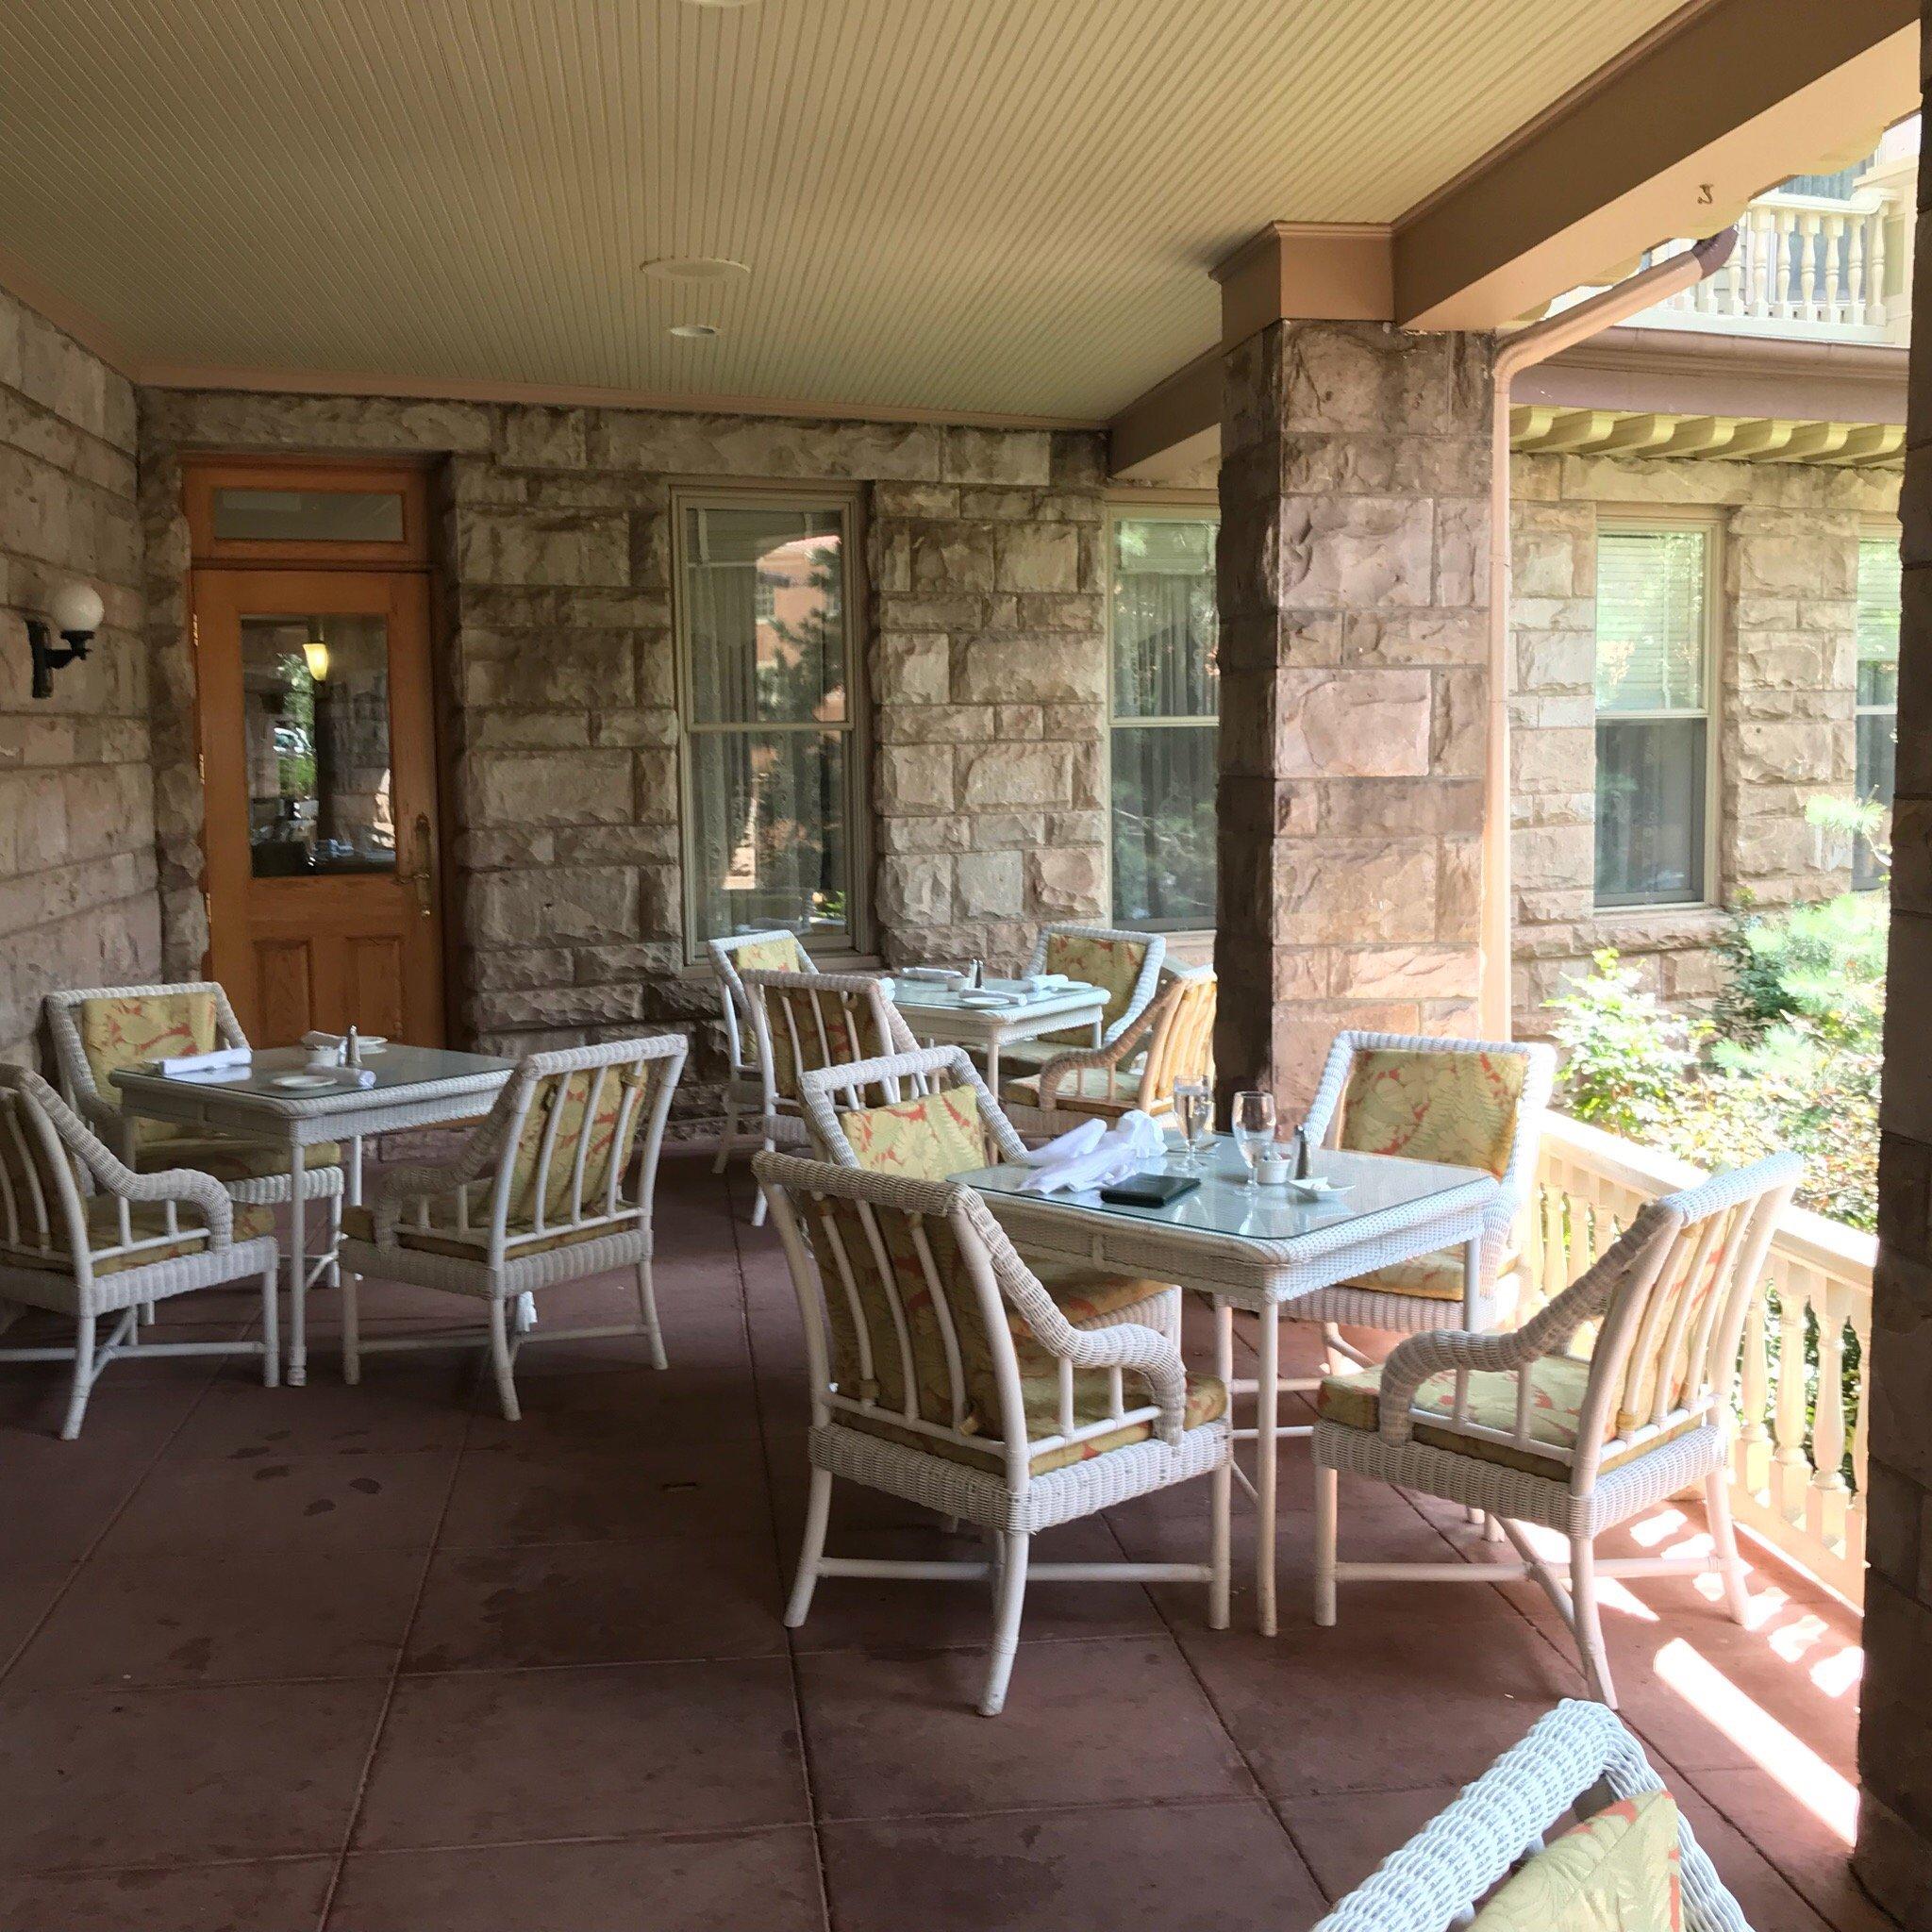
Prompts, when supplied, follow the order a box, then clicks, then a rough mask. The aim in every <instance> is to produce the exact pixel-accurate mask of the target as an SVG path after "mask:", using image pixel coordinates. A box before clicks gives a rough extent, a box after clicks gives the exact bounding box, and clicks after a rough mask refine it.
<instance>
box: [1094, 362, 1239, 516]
mask: <svg viewBox="0 0 1932 1932" xmlns="http://www.w3.org/2000/svg"><path fill="white" fill-rule="evenodd" d="M1221 364H1222V352H1221V348H1220V346H1219V345H1218V344H1217V345H1216V346H1215V347H1214V348H1211V349H1208V350H1205V351H1204V352H1203V353H1202V354H1201V355H1199V356H1196V357H1195V358H1194V359H1193V360H1192V361H1191V362H1188V363H1185V364H1183V365H1182V366H1181V367H1180V368H1179V369H1176V370H1175V371H1174V374H1173V375H1169V376H1164V377H1162V379H1161V380H1160V381H1158V382H1157V383H1156V384H1155V385H1154V387H1153V388H1152V389H1150V390H1145V391H1142V392H1141V394H1140V395H1138V396H1136V397H1135V398H1134V400H1133V401H1132V402H1131V403H1129V404H1128V405H1127V406H1126V408H1124V409H1123V410H1122V411H1121V412H1120V414H1119V415H1117V416H1116V417H1115V418H1114V419H1113V421H1112V422H1110V423H1109V424H1108V425H1107V467H1108V474H1109V475H1114V476H1118V477H1121V478H1123V479H1124V481H1127V482H1134V483H1138V482H1146V481H1149V480H1152V478H1151V476H1150V471H1158V470H1167V471H1169V472H1170V473H1171V472H1172V469H1173V467H1174V465H1176V464H1181V463H1186V462H1187V461H1189V460H1206V459H1208V458H1210V457H1211V456H1212V455H1213V453H1214V451H1215V450H1217V449H1218V448H1219V447H1220V443H1221Z"/></svg>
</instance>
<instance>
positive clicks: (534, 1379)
mask: <svg viewBox="0 0 1932 1932" xmlns="http://www.w3.org/2000/svg"><path fill="white" fill-rule="evenodd" d="M522 1368H523V1362H522V1361H521V1360H520V1361H519V1363H518V1369H519V1374H518V1376H517V1399H518V1407H521V1409H522V1410H523V1417H522V1420H521V1421H518V1422H513V1423H512V1422H507V1421H505V1420H504V1417H503V1414H502V1412H501V1410H500V1409H499V1408H498V1407H497V1406H496V1403H495V1391H494V1389H493V1388H492V1389H491V1391H490V1394H489V1397H488V1398H487V1400H488V1407H484V1406H483V1405H482V1403H481V1402H480V1401H479V1403H478V1406H477V1409H476V1413H475V1417H474V1419H473V1421H472V1423H471V1425H470V1436H469V1441H470V1446H471V1448H473V1449H485V1448H506V1449H513V1450H515V1451H517V1452H518V1453H519V1454H522V1455H526V1456H527V1455H533V1454H535V1453H537V1451H538V1448H539V1439H540V1438H543V1439H545V1441H544V1443H543V1445H542V1446H543V1450H544V1453H546V1454H547V1453H549V1445H550V1443H551V1442H554V1443H555V1446H556V1449H557V1451H558V1453H559V1454H561V1455H564V1456H581V1455H589V1454H596V1453H608V1452H613V1451H623V1452H628V1451H631V1450H634V1449H638V1448H641V1447H645V1446H649V1445H652V1444H658V1445H661V1446H665V1447H675V1446H676V1445H678V1444H680V1443H698V1442H724V1441H734V1440H738V1441H755V1440H757V1438H758V1433H759V1417H758V1395H757V1391H755V1390H754V1389H753V1387H752V1382H751V1377H750V1376H749V1375H748V1374H746V1373H745V1371H744V1368H743V1366H742V1364H740V1365H737V1366H735V1367H724V1368H718V1367H686V1366H683V1365H681V1364H676V1363H674V1364H673V1365H672V1366H671V1367H669V1368H666V1369H661V1370H660V1369H653V1368H649V1367H641V1368H635V1369H625V1370H624V1371H622V1372H620V1373H617V1374H569V1375H565V1374H555V1375H525V1374H522V1372H521V1371H522Z"/></svg>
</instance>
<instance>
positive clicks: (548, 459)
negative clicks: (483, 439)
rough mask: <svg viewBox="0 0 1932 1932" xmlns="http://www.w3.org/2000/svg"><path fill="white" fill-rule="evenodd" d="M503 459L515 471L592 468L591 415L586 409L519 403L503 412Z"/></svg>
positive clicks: (501, 446)
mask: <svg viewBox="0 0 1932 1932" xmlns="http://www.w3.org/2000/svg"><path fill="white" fill-rule="evenodd" d="M501 421H502V429H501V442H500V445H499V447H500V448H501V451H502V457H503V461H504V462H505V463H506V464H507V465H508V467H509V468H511V469H513V470H581V469H584V468H586V467H588V464H589V455H588V447H587V443H586V432H587V424H588V418H587V415H586V412H585V411H584V410H582V409H551V408H538V407H536V406H534V405H515V406H512V407H511V408H506V409H505V410H504V411H503V415H502V419H501Z"/></svg>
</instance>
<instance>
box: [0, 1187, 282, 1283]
mask: <svg viewBox="0 0 1932 1932" xmlns="http://www.w3.org/2000/svg"><path fill="white" fill-rule="evenodd" d="M86 1208H87V1241H88V1248H89V1250H90V1252H91V1253H92V1257H93V1271H94V1274H96V1275H103V1274H121V1273H123V1272H124V1271H125V1270H126V1269H129V1268H148V1267H152V1266H153V1265H154V1264H155V1263H156V1262H158V1261H174V1260H178V1259H179V1258H180V1257H182V1256H183V1255H198V1254H199V1253H200V1252H201V1251H202V1249H203V1248H205V1247H206V1246H207V1245H208V1227H207V1224H206V1223H205V1222H204V1221H203V1220H202V1217H201V1210H200V1208H196V1207H195V1206H194V1205H193V1204H192V1202H185V1201H183V1202H176V1203H175V1222H176V1228H175V1232H174V1233H173V1234H170V1233H169V1231H168V1209H167V1205H166V1203H164V1202H160V1201H134V1202H130V1203H129V1204H128V1208H127V1223H128V1229H129V1232H130V1234H131V1235H132V1237H133V1239H134V1240H135V1241H155V1242H156V1245H155V1246H153V1247H143V1248H136V1249H135V1250H133V1251H132V1252H131V1253H125V1252H124V1253H119V1254H108V1253H104V1252H103V1250H106V1249H113V1248H119V1247H120V1246H121V1220H120V1215H119V1212H118V1208H119V1202H118V1199H117V1197H116V1196H114V1195H112V1194H90V1195H89V1196H88V1197H87V1203H86ZM274 1232H275V1213H274V1210H273V1209H271V1208H236V1209H235V1233H234V1238H235V1240H236V1241H255V1240H257V1239H258V1237H259V1236H262V1235H265V1234H273V1233H274ZM158 1237H165V1239H158ZM53 1245H54V1249H55V1252H54V1253H52V1254H39V1253H36V1252H35V1251H34V1250H33V1249H31V1248H17V1247H9V1246H8V1245H6V1244H5V1243H4V1242H0V1260H4V1261H6V1262H7V1263H8V1265H9V1266H12V1267H16V1268H45V1269H49V1270H52V1271H53V1272H54V1273H56V1274H66V1273H68V1272H69V1271H70V1270H71V1269H72V1268H73V1265H74V1262H73V1258H72V1255H73V1251H72V1249H71V1248H70V1247H69V1245H68V1240H67V1230H66V1227H65V1225H64V1224H60V1225H58V1226H57V1227H56V1229H55V1231H54V1236H53Z"/></svg>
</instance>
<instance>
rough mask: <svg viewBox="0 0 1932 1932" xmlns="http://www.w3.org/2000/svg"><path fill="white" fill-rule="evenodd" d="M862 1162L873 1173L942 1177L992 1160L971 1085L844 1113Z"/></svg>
mask: <svg viewBox="0 0 1932 1932" xmlns="http://www.w3.org/2000/svg"><path fill="white" fill-rule="evenodd" d="M839 1124H840V1126H841V1127H842V1128H843V1129H844V1132H845V1139H846V1140H847V1141H849V1142H850V1143H851V1147H852V1152H853V1154H854V1156H855V1157H856V1158H857V1159H858V1165H859V1166H860V1167H862V1168H865V1169H866V1170H867V1171H868V1172H870V1173H872V1174H899V1175H901V1176H903V1177H904V1178H905V1179H907V1180H915V1181H942V1180H945V1179H947V1178H948V1177H949V1176H950V1175H953V1174H970V1173H972V1172H973V1171H974V1169H975V1168H981V1167H985V1166H986V1165H988V1163H989V1161H990V1159H991V1154H990V1151H989V1149H988V1146H987V1132H986V1124H985V1122H984V1121H982V1120H981V1119H980V1117H979V1095H978V1093H977V1092H976V1091H974V1089H973V1088H971V1087H948V1088H946V1089H944V1090H943V1091H940V1092H937V1093H926V1094H921V1095H919V1096H918V1097H917V1098H915V1099H912V1100H901V1101H898V1102H895V1103H894V1104H893V1105H891V1106H890V1107H865V1108H853V1109H852V1110H851V1111H850V1112H847V1113H841V1115H840V1116H839Z"/></svg>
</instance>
